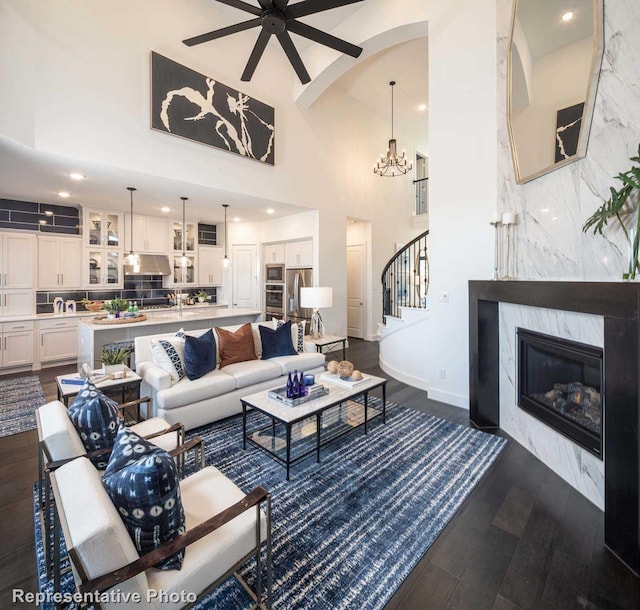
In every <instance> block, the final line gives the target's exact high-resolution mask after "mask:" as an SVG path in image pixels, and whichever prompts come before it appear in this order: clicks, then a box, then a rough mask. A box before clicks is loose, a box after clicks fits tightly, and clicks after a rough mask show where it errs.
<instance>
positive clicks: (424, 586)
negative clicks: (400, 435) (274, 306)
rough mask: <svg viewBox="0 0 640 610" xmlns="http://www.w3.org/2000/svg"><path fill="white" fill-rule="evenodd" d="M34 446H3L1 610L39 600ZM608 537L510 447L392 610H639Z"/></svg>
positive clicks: (362, 350)
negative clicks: (20, 593) (26, 597)
mask: <svg viewBox="0 0 640 610" xmlns="http://www.w3.org/2000/svg"><path fill="white" fill-rule="evenodd" d="M347 358H348V359H350V360H352V361H353V362H354V363H356V366H357V368H359V369H361V370H364V371H369V372H372V373H374V374H379V375H383V373H382V371H381V370H380V369H379V368H378V344H377V343H371V342H365V341H360V340H356V339H351V340H350V347H349V349H348V352H347ZM74 369H75V367H64V368H62V367H60V368H51V369H46V370H44V371H41V372H40V374H39V377H40V380H41V383H42V386H43V389H44V391H45V394H46V396H47V399H48V400H53V399H55V397H56V389H55V376H56V375H59V374H62V373H66V372H71V371H73V370H74ZM26 374H29V373H26ZM385 376H386V375H385ZM387 396H388V399H389V400H392V401H394V402H397V403H400V404H403V405H405V406H408V407H411V408H414V409H418V410H420V411H424V412H426V413H430V414H432V415H436V416H437V417H442V418H444V419H448V420H451V421H454V422H456V423H459V424H461V425H464V426H466V425H468V414H467V411H466V410H464V409H458V408H455V407H451V406H448V405H445V404H442V403H438V402H435V401H431V400H429V399H428V398H427V397H426V394H425V392H422V391H420V390H416V389H415V388H412V387H409V386H407V385H404V384H402V383H400V382H398V381H395V380H393V379H390V380H389V384H388V392H387ZM505 436H506V435H505ZM36 444H37V435H36V432H35V431H31V432H25V433H23V434H16V435H14V436H9V437H5V438H2V439H0V464H2V466H0V490H1V495H0V511H1V517H2V518H1V521H0V535H1V536H2V547H1V550H0V608H12V607H16V608H17V607H22V606H20V605H16V604H13V603H12V589H13V588H14V587H17V588H22V589H25V590H28V591H37V590H38V585H37V580H36V568H35V557H34V545H33V524H32V496H31V493H32V492H31V489H32V484H33V481H34V480H35V479H36V471H37V460H36ZM603 527H604V526H603V513H602V512H601V511H600V510H598V509H597V508H596V507H595V506H594V505H593V504H591V503H590V502H589V501H588V500H586V499H585V498H583V497H582V496H581V495H580V494H579V493H578V492H576V491H574V490H573V489H572V488H571V487H570V486H569V485H568V484H567V483H565V482H564V481H563V480H562V479H561V478H560V477H558V476H557V475H556V474H554V473H553V472H552V471H551V470H549V469H548V468H547V467H546V466H544V464H542V462H540V461H539V460H538V459H536V458H535V457H533V455H531V454H530V453H528V452H527V451H526V450H525V449H523V448H522V447H521V446H520V445H518V444H517V443H516V442H515V441H511V442H510V443H509V444H508V446H507V447H506V449H505V450H504V451H503V452H502V454H501V455H500V457H499V458H498V459H497V460H496V462H495V463H494V465H493V466H492V467H491V469H490V470H489V472H488V473H487V474H486V475H485V476H484V478H483V479H482V480H481V481H480V483H479V484H478V486H477V487H476V489H475V490H474V491H473V492H472V494H471V496H470V497H469V498H468V499H467V501H466V502H465V504H464V505H463V506H462V508H461V509H460V510H459V511H458V513H457V514H456V516H455V517H454V518H453V519H452V520H451V522H450V523H449V525H448V526H447V527H446V528H445V530H444V531H443V532H442V534H441V535H440V536H439V538H438V539H437V540H436V541H435V542H434V544H433V545H432V546H431V548H430V549H429V550H428V551H427V553H426V554H425V555H424V557H423V558H422V559H421V560H420V562H419V563H418V565H417V566H416V567H415V569H414V570H413V571H412V572H411V574H410V575H409V576H408V577H407V579H406V580H405V582H404V583H403V584H402V586H401V587H400V588H399V589H398V591H397V592H396V593H395V595H394V596H393V597H392V598H391V600H390V601H389V603H388V604H387V606H386V610H399V609H402V610H405V609H409V610H414V609H420V610H423V609H424V610H426V609H430V608H434V609H435V608H446V609H454V608H459V609H466V608H468V609H472V610H481V609H483V608H488V609H493V610H514V609H517V608H522V609H533V608H536V609H538V608H539V609H542V610H552V609H557V610H569V609H572V608H576V609H587V610H598V609H602V610H605V609H607V610H609V609H614V608H625V609H626V608H629V609H633V610H637V609H638V608H640V579H638V578H637V577H635V576H634V575H633V574H632V573H631V572H630V571H629V570H627V569H626V568H625V567H624V566H623V565H622V564H621V563H619V562H618V561H617V560H616V559H615V558H614V557H613V556H612V555H611V553H609V551H607V550H606V549H605V547H604V541H603ZM287 610H288V609H287ZM354 610H355V609H354Z"/></svg>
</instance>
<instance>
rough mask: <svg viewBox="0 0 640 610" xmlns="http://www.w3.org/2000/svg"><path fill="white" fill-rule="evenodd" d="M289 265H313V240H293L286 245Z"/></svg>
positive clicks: (286, 256) (286, 261)
mask: <svg viewBox="0 0 640 610" xmlns="http://www.w3.org/2000/svg"><path fill="white" fill-rule="evenodd" d="M284 259H285V260H284V262H285V265H286V266H287V267H313V241H312V240H310V239H308V240H304V241H292V242H289V243H287V244H285V245H284Z"/></svg>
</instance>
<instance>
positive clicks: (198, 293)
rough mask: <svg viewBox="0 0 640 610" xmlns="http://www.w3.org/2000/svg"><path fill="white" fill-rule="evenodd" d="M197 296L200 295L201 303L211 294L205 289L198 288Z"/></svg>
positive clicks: (199, 300)
mask: <svg viewBox="0 0 640 610" xmlns="http://www.w3.org/2000/svg"><path fill="white" fill-rule="evenodd" d="M196 296H197V297H198V302H199V303H204V302H205V301H206V300H207V299H208V298H209V295H208V294H207V292H206V291H205V290H198V292H196Z"/></svg>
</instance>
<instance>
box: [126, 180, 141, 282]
mask: <svg viewBox="0 0 640 610" xmlns="http://www.w3.org/2000/svg"><path fill="white" fill-rule="evenodd" d="M127 190H128V191H129V199H130V205H131V233H130V237H131V241H130V243H129V254H127V256H126V257H125V259H124V263H125V265H129V266H130V267H134V271H136V270H137V269H136V268H138V269H139V268H140V257H139V256H138V255H137V254H136V253H135V252H134V251H133V192H134V191H135V190H136V189H135V188H134V187H132V186H128V187H127Z"/></svg>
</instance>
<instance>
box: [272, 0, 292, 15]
mask: <svg viewBox="0 0 640 610" xmlns="http://www.w3.org/2000/svg"><path fill="white" fill-rule="evenodd" d="M287 4H289V0H273V7H274V8H275V9H276V10H277V11H280V12H281V13H284V9H286V8H287Z"/></svg>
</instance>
